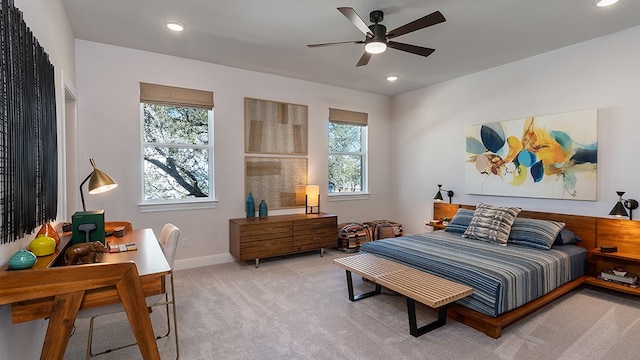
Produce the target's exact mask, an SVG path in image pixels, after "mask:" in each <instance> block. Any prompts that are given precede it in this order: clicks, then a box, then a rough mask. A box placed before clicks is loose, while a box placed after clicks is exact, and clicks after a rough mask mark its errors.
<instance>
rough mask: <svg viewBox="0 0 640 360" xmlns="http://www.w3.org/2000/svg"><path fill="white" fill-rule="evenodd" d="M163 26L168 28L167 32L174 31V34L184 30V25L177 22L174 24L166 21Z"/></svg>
mask: <svg viewBox="0 0 640 360" xmlns="http://www.w3.org/2000/svg"><path fill="white" fill-rule="evenodd" d="M165 25H166V26H167V28H169V30H171V31H176V32H180V31H182V30H184V25H182V24H180V23H179V22H175V21H167V22H166V23H165Z"/></svg>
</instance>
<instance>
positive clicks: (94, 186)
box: [80, 159, 118, 211]
mask: <svg viewBox="0 0 640 360" xmlns="http://www.w3.org/2000/svg"><path fill="white" fill-rule="evenodd" d="M89 162H90V163H91V166H93V171H92V172H91V174H89V175H88V176H87V177H86V178H85V179H84V181H83V182H82V183H81V184H80V199H81V200H82V210H84V211H86V210H87V208H86V206H85V204H84V194H83V193H82V186H84V184H85V183H86V182H87V181H89V194H100V193H103V192H105V191H109V190H111V189H114V188H116V187H117V186H118V183H116V181H115V180H113V178H111V176H109V175H107V174H106V173H105V172H104V171H102V170H100V169H98V168H97V167H96V162H95V161H94V160H93V159H89Z"/></svg>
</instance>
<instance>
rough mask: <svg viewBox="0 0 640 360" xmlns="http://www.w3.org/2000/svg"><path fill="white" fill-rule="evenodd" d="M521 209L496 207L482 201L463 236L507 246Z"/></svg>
mask: <svg viewBox="0 0 640 360" xmlns="http://www.w3.org/2000/svg"><path fill="white" fill-rule="evenodd" d="M520 210H521V209H519V208H513V207H495V206H491V205H487V204H483V203H480V204H478V205H477V206H476V210H475V211H474V213H473V218H472V219H471V222H470V223H469V226H468V227H467V230H465V232H464V234H462V236H464V237H466V238H469V239H477V240H483V241H488V242H491V243H496V244H499V245H502V246H506V245H507V240H508V239H509V233H510V232H511V224H513V221H514V220H515V218H516V216H518V213H520Z"/></svg>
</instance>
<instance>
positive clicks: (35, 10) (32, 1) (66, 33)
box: [0, 0, 75, 359]
mask: <svg viewBox="0 0 640 360" xmlns="http://www.w3.org/2000/svg"><path fill="white" fill-rule="evenodd" d="M14 4H15V6H16V7H17V8H18V9H20V10H21V11H22V13H23V15H24V21H25V22H26V24H27V25H28V26H29V27H30V28H31V31H32V32H33V34H34V35H35V37H36V38H37V39H38V42H39V43H40V45H41V46H42V47H43V48H44V49H45V51H46V52H47V54H49V60H50V61H51V63H52V64H53V66H54V68H55V82H56V116H57V119H58V124H59V126H58V127H59V128H62V111H63V110H62V109H63V108H64V103H65V102H64V93H63V91H62V89H63V84H64V83H66V84H68V85H70V86H73V85H74V83H75V52H74V46H75V45H74V37H73V33H72V32H71V26H70V25H69V22H68V20H67V16H66V14H65V12H64V8H63V7H62V4H61V3H60V1H59V0H15V1H14ZM61 153H63V151H61ZM59 201H64V199H60V200H59ZM32 239H33V236H26V237H25V238H23V239H19V240H18V241H16V242H13V243H10V244H5V245H0V266H1V265H4V264H6V263H7V260H8V259H9V257H11V255H13V254H14V253H15V252H16V251H18V250H19V249H21V248H25V247H27V246H28V244H29V241H30V240H32ZM44 324H45V322H44V320H38V321H31V322H28V323H23V324H17V325H12V324H11V308H10V306H9V305H4V306H0V349H2V351H1V352H0V359H37V358H38V357H39V356H40V347H41V346H42V339H43V338H44Z"/></svg>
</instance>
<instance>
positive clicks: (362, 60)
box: [356, 51, 371, 66]
mask: <svg viewBox="0 0 640 360" xmlns="http://www.w3.org/2000/svg"><path fill="white" fill-rule="evenodd" d="M369 59H371V54H369V53H368V52H366V51H365V52H364V54H362V57H361V58H360V60H358V63H357V64H356V66H364V65H367V64H368V63H369Z"/></svg>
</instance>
